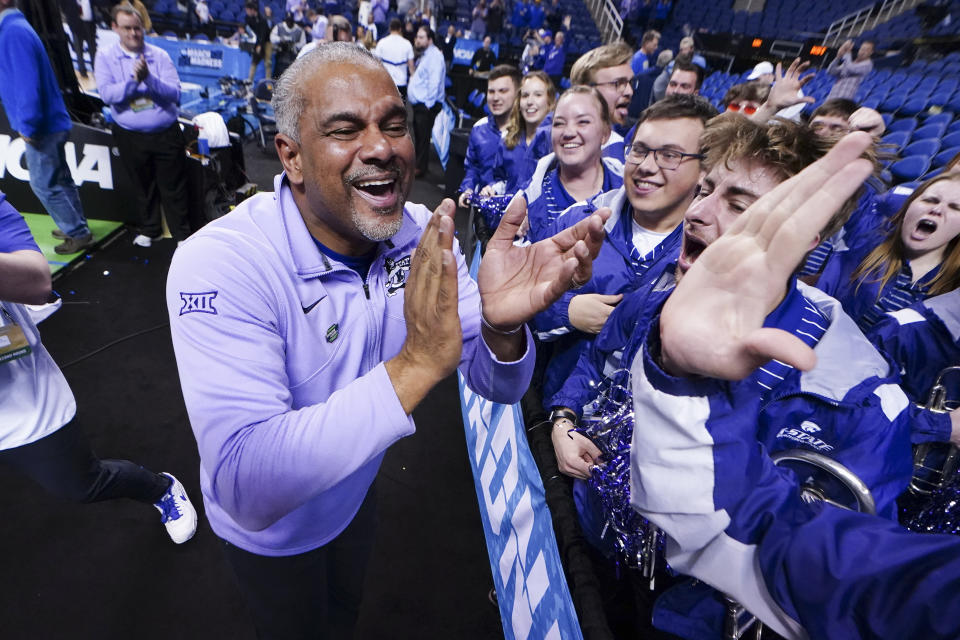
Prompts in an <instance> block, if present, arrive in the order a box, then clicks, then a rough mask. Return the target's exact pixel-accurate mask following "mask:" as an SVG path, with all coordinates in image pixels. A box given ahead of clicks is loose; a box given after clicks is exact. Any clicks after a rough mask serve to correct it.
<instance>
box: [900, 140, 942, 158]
mask: <svg viewBox="0 0 960 640" xmlns="http://www.w3.org/2000/svg"><path fill="white" fill-rule="evenodd" d="M938 151H940V140H939V138H923V139H922V140H911V142H910V144H908V145H907V146H906V147H904V148H903V151H902V152H901V153H902V154H903V155H904V156H927V157H928V158H933V156H935V155H937V152H938Z"/></svg>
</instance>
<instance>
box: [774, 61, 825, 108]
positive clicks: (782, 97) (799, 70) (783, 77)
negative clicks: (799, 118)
mask: <svg viewBox="0 0 960 640" xmlns="http://www.w3.org/2000/svg"><path fill="white" fill-rule="evenodd" d="M809 67H810V63H809V62H802V61H801V60H800V58H797V59H795V60H794V61H793V62H791V63H790V66H789V67H787V70H786V71H783V65H782V64H781V63H779V62H778V63H777V70H776V73H775V74H774V76H773V78H774V80H773V81H774V84H773V87H771V89H770V95H769V96H768V97H767V102H771V103H773V105H774V106H775V107H776V108H777V110H778V111H779V110H780V109H785V108H787V107H791V106H793V105H795V104H800V103H801V102H805V103H811V102H814V98H813V97H812V96H805V97H802V96H799V95H798V92H799V91H800V89H802V88H803V86H804V85H805V84H807V83H808V82H810V80H812V79H813V75H814V74H812V73H808V74H807V75H803V73H804V72H805V71H806V70H807V69H808V68H809Z"/></svg>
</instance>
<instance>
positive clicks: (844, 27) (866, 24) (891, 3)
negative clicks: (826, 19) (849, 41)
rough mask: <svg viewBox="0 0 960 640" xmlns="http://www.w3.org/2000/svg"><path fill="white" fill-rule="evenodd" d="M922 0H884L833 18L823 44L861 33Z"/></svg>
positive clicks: (828, 44)
mask: <svg viewBox="0 0 960 640" xmlns="http://www.w3.org/2000/svg"><path fill="white" fill-rule="evenodd" d="M922 1H923V0H884V1H883V3H882V4H881V5H880V6H879V7H878V6H876V5H874V4H871V5H868V6H866V7H863V8H862V9H860V10H858V11H854V12H853V13H851V14H849V15H846V16H844V17H842V18H840V19H838V20H834V21H833V23H832V24H831V25H830V27H829V28H828V29H827V34H826V35H825V36H824V37H823V44H824V45H826V46H833V45H835V44H837V43H838V42H840V41H841V40H843V39H845V38H850V37H854V36H859V35H861V34H862V33H863V32H864V31H868V30H870V29H873V28H874V27H875V26H877V25H878V24H880V23H882V22H886V21H887V20H889V19H890V18H894V17H896V16H898V15H900V14H901V13H903V12H905V11H909V10H910V9H913V8H914V7H916V6H917V5H918V4H920V3H921V2H922Z"/></svg>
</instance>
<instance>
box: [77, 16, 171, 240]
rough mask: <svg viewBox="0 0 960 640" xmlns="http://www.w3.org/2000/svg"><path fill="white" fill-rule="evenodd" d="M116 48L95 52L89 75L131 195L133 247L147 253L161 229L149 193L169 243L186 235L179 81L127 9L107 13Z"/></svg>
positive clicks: (163, 53) (158, 49)
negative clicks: (109, 119) (135, 227)
mask: <svg viewBox="0 0 960 640" xmlns="http://www.w3.org/2000/svg"><path fill="white" fill-rule="evenodd" d="M112 16H113V30H114V31H116V32H117V34H118V35H119V36H120V42H118V43H117V44H115V45H113V46H112V47H109V48H107V49H101V50H100V51H98V52H97V59H96V64H95V65H94V72H95V75H96V78H97V90H98V91H99V92H100V97H101V98H102V99H103V101H104V102H106V103H107V104H108V105H110V114H111V115H112V116H113V120H114V126H113V138H114V140H115V141H116V143H117V148H119V149H120V157H121V158H123V162H124V164H125V165H126V166H127V169H128V171H129V172H130V178H131V180H132V182H133V185H134V188H135V189H136V191H137V202H136V207H137V211H138V212H139V215H140V225H139V226H140V228H139V231H138V235H137V236H136V237H135V238H134V239H133V243H134V244H136V245H139V246H141V247H149V246H150V245H151V243H152V242H153V241H154V240H159V239H160V237H161V235H162V233H163V227H162V226H161V222H160V213H159V209H158V208H157V207H155V206H153V203H152V202H151V200H152V198H150V193H151V191H152V190H153V189H154V186H155V188H156V190H157V191H158V192H159V194H160V202H162V203H163V212H164V214H165V215H166V217H167V226H169V227H170V233H171V234H172V235H173V238H174V239H175V240H178V241H181V240H183V239H185V238H186V237H187V236H188V235H190V225H189V222H188V220H187V161H186V155H185V153H184V141H183V132H182V131H181V130H180V124H179V123H178V122H177V115H178V113H179V108H178V105H179V104H180V78H179V76H177V70H176V68H174V66H173V62H172V61H171V60H170V56H169V55H167V52H166V51H164V50H163V49H160V48H159V47H155V46H153V45H151V44H147V43H145V42H144V41H143V24H142V23H141V21H140V14H139V13H137V11H136V10H135V9H134V8H133V7H132V6H130V5H129V4H127V3H125V2H124V3H120V4H118V5H117V6H116V7H114V8H113V13H112Z"/></svg>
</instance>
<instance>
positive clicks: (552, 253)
mask: <svg viewBox="0 0 960 640" xmlns="http://www.w3.org/2000/svg"><path fill="white" fill-rule="evenodd" d="M526 209H527V207H526V202H525V201H524V199H523V198H514V199H513V201H512V202H511V203H510V205H509V206H508V207H507V210H506V212H505V213H504V215H503V219H502V220H501V221H500V226H498V227H497V230H496V232H495V233H494V234H493V237H492V238H491V239H490V241H489V242H488V243H487V251H486V253H485V254H484V256H483V260H482V261H481V262H480V271H479V273H478V276H477V285H478V286H479V289H480V298H481V300H482V303H483V316H484V319H485V320H486V321H487V322H488V323H489V324H490V325H493V326H494V327H498V328H501V329H511V328H515V327H517V326H519V325H520V324H522V323H524V322H526V321H527V320H530V319H531V318H533V316H534V315H536V314H537V313H539V312H541V311H543V310H544V309H546V308H547V307H549V306H550V305H551V304H553V302H555V301H556V300H557V299H558V298H559V297H560V296H561V295H563V293H564V292H565V291H567V290H568V289H570V288H576V287H578V286H583V285H584V284H585V283H586V282H587V281H588V280H590V274H591V264H592V262H593V259H594V258H595V257H596V256H597V253H599V251H600V246H601V244H602V243H603V238H604V230H603V223H604V221H605V220H606V219H607V218H608V217H610V210H609V209H607V208H603V209H599V210H598V211H597V212H596V213H594V214H593V215H591V216H589V217H587V218H585V219H583V220H581V221H580V222H578V223H577V224H576V225H574V226H572V227H570V228H568V229H564V230H563V231H561V232H559V233H557V234H556V235H555V236H553V237H551V238H546V239H544V240H541V241H540V242H537V243H534V244H532V245H529V246H526V247H518V246H516V245H514V244H513V238H514V236H515V235H516V234H517V231H518V229H519V228H520V225H521V224H522V223H523V220H524V218H525V217H526Z"/></svg>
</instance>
